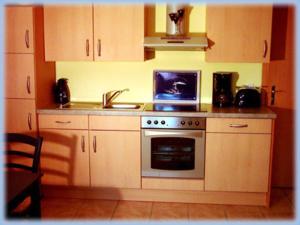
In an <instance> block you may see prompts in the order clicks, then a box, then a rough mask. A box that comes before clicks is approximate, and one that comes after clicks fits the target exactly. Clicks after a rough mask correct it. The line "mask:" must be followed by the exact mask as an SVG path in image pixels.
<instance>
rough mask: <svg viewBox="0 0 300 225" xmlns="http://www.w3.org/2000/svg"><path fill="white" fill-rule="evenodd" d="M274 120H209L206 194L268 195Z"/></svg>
mask: <svg viewBox="0 0 300 225" xmlns="http://www.w3.org/2000/svg"><path fill="white" fill-rule="evenodd" d="M271 132H272V120H271V119H231V118H228V119H220V118H208V119H207V133H206V161H205V191H235V192H268V189H269V184H270V183H269V182H270V177H269V175H270V161H271V160H270V158H271Z"/></svg>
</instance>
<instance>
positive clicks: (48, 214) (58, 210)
mask: <svg viewBox="0 0 300 225" xmlns="http://www.w3.org/2000/svg"><path fill="white" fill-rule="evenodd" d="M83 202H84V200H81V199H68V198H43V199H42V201H41V211H42V218H43V219H73V218H74V216H75V214H76V212H77V210H78V209H79V207H80V206H81V204H82V203H83Z"/></svg>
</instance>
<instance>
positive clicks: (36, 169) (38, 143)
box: [5, 133, 43, 218]
mask: <svg viewBox="0 0 300 225" xmlns="http://www.w3.org/2000/svg"><path fill="white" fill-rule="evenodd" d="M5 142H6V149H5V150H6V151H5V153H6V156H7V158H6V168H7V169H8V170H11V169H12V170H23V171H24V170H25V171H28V172H31V173H40V155H41V148H42V143H43V138H42V137H31V136H28V135H25V134H19V133H6V134H5ZM15 146H18V149H15ZM19 146H22V147H23V148H24V149H25V148H28V147H29V148H31V149H32V151H30V152H29V151H24V149H19V148H22V147H19ZM12 148H14V149H12ZM10 158H17V159H18V160H10ZM23 159H24V160H23ZM25 160H29V162H30V164H28V163H26V161H25ZM23 162H24V163H23ZM28 197H31V196H26V197H24V199H23V200H22V202H26V201H24V200H25V199H26V200H28ZM21 204H22V203H21ZM21 204H20V205H21ZM28 204H29V205H28ZM25 205H27V206H26V207H24V206H21V207H18V208H21V210H19V209H18V208H16V210H13V211H12V212H8V215H7V216H8V217H9V218H22V217H27V215H28V214H29V212H30V210H31V207H32V206H31V201H30V203H28V202H27V204H25Z"/></svg>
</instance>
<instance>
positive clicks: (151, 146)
mask: <svg viewBox="0 0 300 225" xmlns="http://www.w3.org/2000/svg"><path fill="white" fill-rule="evenodd" d="M141 124H142V176H143V177H177V178H204V156H205V155H204V154H205V127H206V119H205V118H195V117H174V116H171V117H165V116H159V117H153V116H144V117H142V123H141Z"/></svg>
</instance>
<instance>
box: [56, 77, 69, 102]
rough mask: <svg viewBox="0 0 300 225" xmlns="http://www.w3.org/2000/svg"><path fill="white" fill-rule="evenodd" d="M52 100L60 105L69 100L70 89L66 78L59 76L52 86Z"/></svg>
mask: <svg viewBox="0 0 300 225" xmlns="http://www.w3.org/2000/svg"><path fill="white" fill-rule="evenodd" d="M54 97H55V98H54V100H55V102H56V103H59V104H61V105H63V104H66V103H69V102H70V89H69V86H68V79H66V78H61V79H59V80H57V82H56V85H55V87H54Z"/></svg>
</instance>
